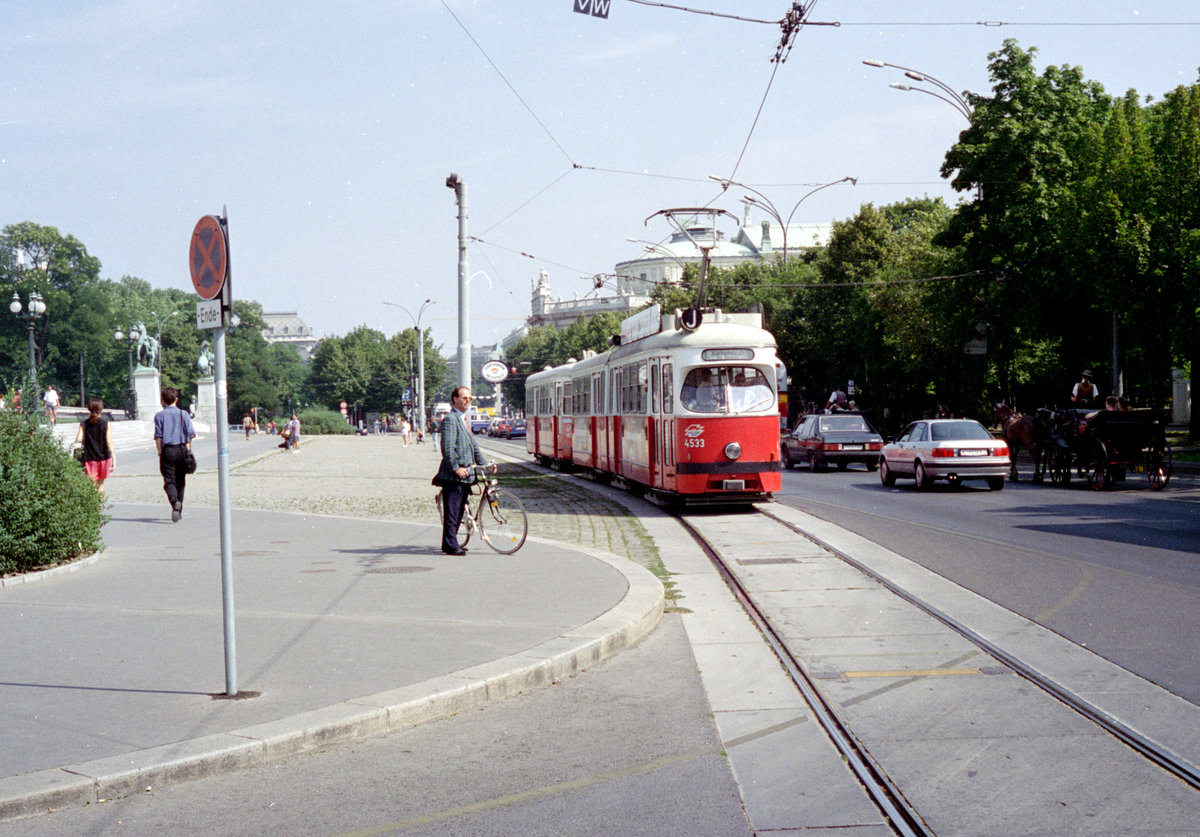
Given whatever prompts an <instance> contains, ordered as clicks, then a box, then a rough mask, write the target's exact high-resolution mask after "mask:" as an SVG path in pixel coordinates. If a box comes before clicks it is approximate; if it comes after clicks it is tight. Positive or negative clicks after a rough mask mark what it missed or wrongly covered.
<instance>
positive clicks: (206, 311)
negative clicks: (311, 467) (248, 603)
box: [188, 207, 238, 697]
mask: <svg viewBox="0 0 1200 837" xmlns="http://www.w3.org/2000/svg"><path fill="white" fill-rule="evenodd" d="M188 260H189V262H190V265H191V273H192V284H193V285H194V286H195V288H196V293H197V294H199V295H200V298H201V299H202V300H203V302H200V303H197V305H196V327H197V328H201V329H212V330H213V384H214V385H215V389H216V395H217V405H216V406H217V411H216V421H217V494H218V498H219V506H220V522H221V606H222V611H223V614H224V624H225V694H226V696H228V697H234V696H236V695H237V693H238V685H237V641H236V633H235V631H234V608H233V515H232V511H231V504H230V494H229V385H228V378H227V376H226V374H225V370H226V361H225V327H226V325H228V324H229V323H230V321H231V317H232V315H233V291H232V287H231V282H230V270H229V222H228V218H227V217H226V213H225V208H224V207H222V208H221V217H220V218H217V217H215V216H213V215H206V216H204V217H203V218H201V219H200V221H199V222H198V223H197V224H196V228H195V230H194V231H193V232H192V244H191V249H190V250H189V251H188Z"/></svg>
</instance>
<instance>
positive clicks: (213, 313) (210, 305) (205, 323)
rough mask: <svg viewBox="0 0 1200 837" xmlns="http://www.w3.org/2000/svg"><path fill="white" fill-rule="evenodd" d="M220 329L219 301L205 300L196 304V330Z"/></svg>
mask: <svg viewBox="0 0 1200 837" xmlns="http://www.w3.org/2000/svg"><path fill="white" fill-rule="evenodd" d="M220 327H221V300H219V299H206V300H204V301H203V302H197V303H196V328H200V329H205V328H220Z"/></svg>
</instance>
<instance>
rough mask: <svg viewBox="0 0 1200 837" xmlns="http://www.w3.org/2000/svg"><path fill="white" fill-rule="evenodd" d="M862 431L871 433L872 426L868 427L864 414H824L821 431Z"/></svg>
mask: <svg viewBox="0 0 1200 837" xmlns="http://www.w3.org/2000/svg"><path fill="white" fill-rule="evenodd" d="M842 430H846V431H854V430H857V431H861V432H863V433H869V432H870V431H871V428H869V427H867V423H866V421H864V420H863V417H862V416H822V417H821V427H820V431H821V432H822V433H829V432H831V431H842Z"/></svg>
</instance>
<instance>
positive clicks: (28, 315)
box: [8, 291, 46, 404]
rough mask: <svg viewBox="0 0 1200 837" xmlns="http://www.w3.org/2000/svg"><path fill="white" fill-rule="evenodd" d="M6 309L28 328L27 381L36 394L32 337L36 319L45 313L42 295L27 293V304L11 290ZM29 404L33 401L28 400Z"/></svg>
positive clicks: (35, 363) (35, 360) (35, 361)
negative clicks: (22, 302)
mask: <svg viewBox="0 0 1200 837" xmlns="http://www.w3.org/2000/svg"><path fill="white" fill-rule="evenodd" d="M8 310H9V311H11V312H13V314H14V315H15V316H16V317H17V318H18V319H22V320H24V321H25V326H26V328H28V329H29V383H30V384H31V385H32V386H33V390H34V393H35V395H36V392H37V389H38V379H37V347H36V344H35V342H34V339H33V330H34V327H35V325H36V323H37V321H38V319H39V318H40V317H41V316H42V315H43V314H45V313H46V302H45V300H43V299H42V295H41V294H40V293H38V292H37V291H33V292H31V293H30V294H29V297H28V301H27V304H26V305H24V306H22V305H21V298H20V297H19V296H17V293H16V291H13V297H12V302H10V303H9V304H8ZM29 403H30V404H33V403H35V402H34V401H30V402H29Z"/></svg>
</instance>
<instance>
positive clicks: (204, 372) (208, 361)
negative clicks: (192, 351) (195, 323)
mask: <svg viewBox="0 0 1200 837" xmlns="http://www.w3.org/2000/svg"><path fill="white" fill-rule="evenodd" d="M215 366H216V359H215V358H214V357H213V353H212V349H210V348H209V342H208V341H207V340H205V341H203V342H201V344H200V357H198V358H196V368H197V369H198V370H200V377H201V378H211V377H212V376H213V369H214V368H215Z"/></svg>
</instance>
